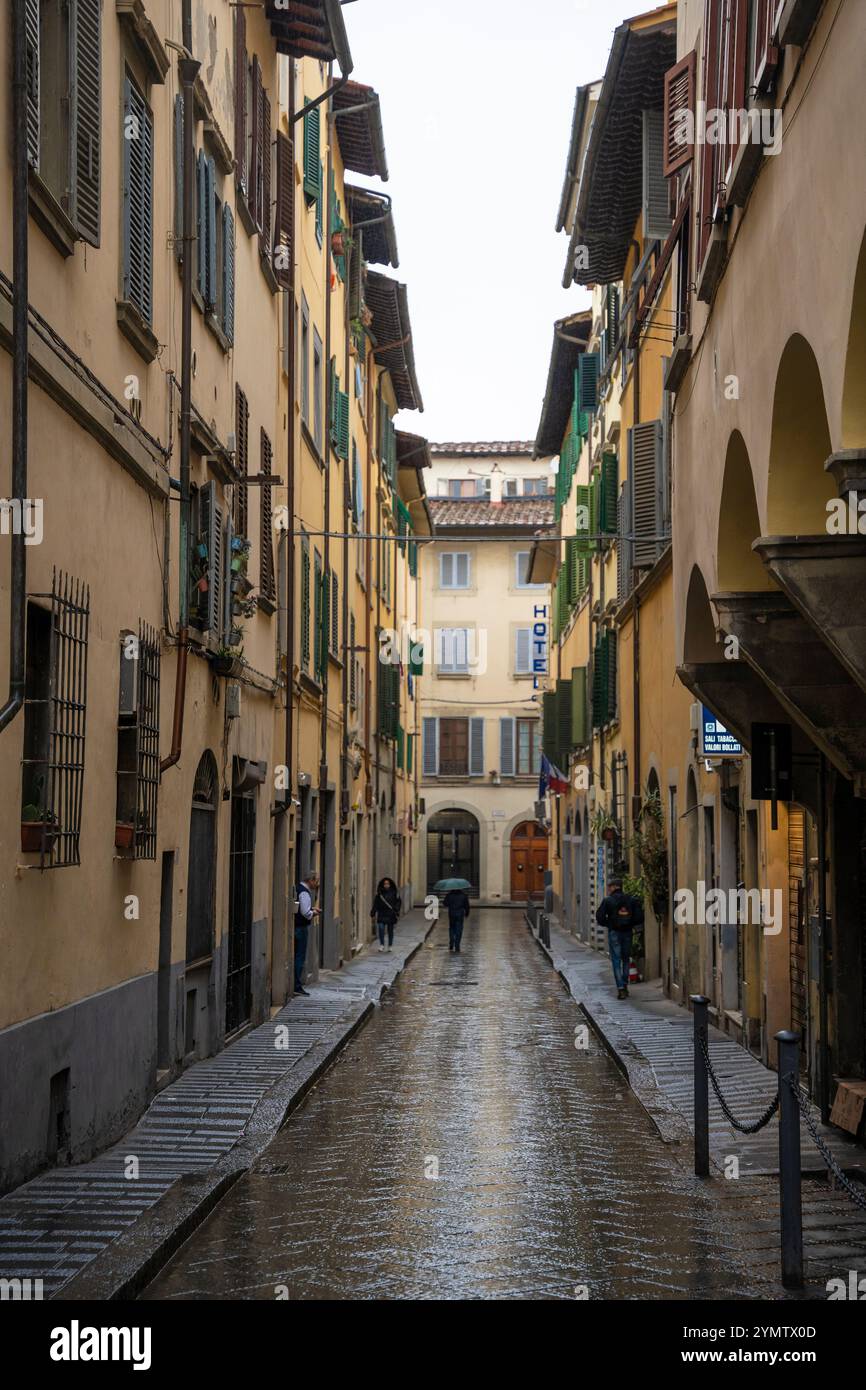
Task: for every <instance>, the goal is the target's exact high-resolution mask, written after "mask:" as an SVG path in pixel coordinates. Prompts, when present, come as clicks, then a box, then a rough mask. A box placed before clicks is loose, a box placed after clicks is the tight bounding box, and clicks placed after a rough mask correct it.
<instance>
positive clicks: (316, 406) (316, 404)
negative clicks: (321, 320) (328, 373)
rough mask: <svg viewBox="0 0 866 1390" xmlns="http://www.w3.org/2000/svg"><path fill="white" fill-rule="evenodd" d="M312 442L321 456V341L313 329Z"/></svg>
mask: <svg viewBox="0 0 866 1390" xmlns="http://www.w3.org/2000/svg"><path fill="white" fill-rule="evenodd" d="M313 440H314V442H315V445H316V449H317V450H318V452H319V454H321V452H322V449H323V446H324V442H325V441H324V435H323V433H322V340H321V338H320V337H319V334H318V332H317V330H316V329H315V328H314V329H313Z"/></svg>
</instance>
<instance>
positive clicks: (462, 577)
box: [453, 551, 469, 589]
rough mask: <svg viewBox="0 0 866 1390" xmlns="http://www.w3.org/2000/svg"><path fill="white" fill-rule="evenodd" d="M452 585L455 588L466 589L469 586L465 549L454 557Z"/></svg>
mask: <svg viewBox="0 0 866 1390" xmlns="http://www.w3.org/2000/svg"><path fill="white" fill-rule="evenodd" d="M453 558H454V587H455V589H468V587H469V556H468V554H467V553H466V552H465V551H462V552H461V553H460V554H458V555H455V556H454V557H453Z"/></svg>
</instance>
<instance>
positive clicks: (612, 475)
mask: <svg viewBox="0 0 866 1390" xmlns="http://www.w3.org/2000/svg"><path fill="white" fill-rule="evenodd" d="M618 493H619V460H618V459H617V456H616V454H603V455H602V459H601V517H600V521H601V529H602V531H604V532H605V534H606V535H608V536H615V535H616V504H617V499H618Z"/></svg>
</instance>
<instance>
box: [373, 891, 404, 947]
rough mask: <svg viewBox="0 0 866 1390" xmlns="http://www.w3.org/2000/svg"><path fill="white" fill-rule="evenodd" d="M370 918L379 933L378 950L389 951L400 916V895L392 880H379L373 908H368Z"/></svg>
mask: <svg viewBox="0 0 866 1390" xmlns="http://www.w3.org/2000/svg"><path fill="white" fill-rule="evenodd" d="M370 916H371V917H372V918H373V920H374V922H375V923H376V927H377V930H378V933H379V950H380V951H384V950H386V949H387V950H389V951H390V950H391V949H392V948H393V945H394V928H395V926H396V925H397V918H398V917H399V916H400V894H399V893H398V891H397V885H396V883H395V882H394V880H393V879H392V878H381V879H380V880H379V886H378V888H377V889H376V896H375V898H374V899H373V906H372V907H371V908H370ZM386 932H387V933H388V945H387V947H386V946H385V933H386Z"/></svg>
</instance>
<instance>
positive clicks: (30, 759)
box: [21, 572, 90, 869]
mask: <svg viewBox="0 0 866 1390" xmlns="http://www.w3.org/2000/svg"><path fill="white" fill-rule="evenodd" d="M33 598H34V599H37V600H42V602H41V603H39V602H28V604H27V627H26V649H25V678H24V731H23V756H22V777H21V849H22V852H23V853H29V854H38V855H39V867H40V869H55V868H64V867H66V866H68V865H72V864H79V863H80V862H81V859H80V854H79V836H80V832H81V801H82V789H83V785H84V733H85V717H86V713H87V642H88V631H89V624H90V590H89V588H88V587H87V586H86V585H84V584H82V583H80V582H79V581H78V580H73V579H70V577H69V576H68V575H64V574H62V573H60V572H57V573H56V574H55V576H54V579H53V582H52V588H51V593H50V594H34V595H33Z"/></svg>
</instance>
